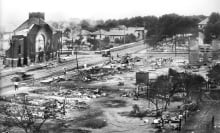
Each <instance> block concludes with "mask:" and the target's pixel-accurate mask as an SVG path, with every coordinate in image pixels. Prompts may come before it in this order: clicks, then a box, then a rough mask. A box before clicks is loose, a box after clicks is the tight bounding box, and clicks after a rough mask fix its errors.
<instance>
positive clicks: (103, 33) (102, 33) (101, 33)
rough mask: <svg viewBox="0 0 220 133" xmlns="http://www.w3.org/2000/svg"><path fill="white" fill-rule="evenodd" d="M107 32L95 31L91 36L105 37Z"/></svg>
mask: <svg viewBox="0 0 220 133" xmlns="http://www.w3.org/2000/svg"><path fill="white" fill-rule="evenodd" d="M106 33H107V31H105V30H97V31H95V32H92V33H91V35H105V34H106Z"/></svg>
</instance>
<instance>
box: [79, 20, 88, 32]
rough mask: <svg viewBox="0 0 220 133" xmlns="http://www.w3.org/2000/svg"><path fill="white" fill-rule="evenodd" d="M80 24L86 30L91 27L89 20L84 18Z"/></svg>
mask: <svg viewBox="0 0 220 133" xmlns="http://www.w3.org/2000/svg"><path fill="white" fill-rule="evenodd" d="M80 26H81V28H82V29H85V30H89V28H90V24H89V22H88V21H87V20H82V21H81V22H80Z"/></svg>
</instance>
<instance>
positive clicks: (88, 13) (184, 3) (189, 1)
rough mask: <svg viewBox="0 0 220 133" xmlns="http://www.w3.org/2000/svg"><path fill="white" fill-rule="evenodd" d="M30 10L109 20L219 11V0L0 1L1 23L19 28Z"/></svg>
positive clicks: (50, 15) (50, 17)
mask: <svg viewBox="0 0 220 133" xmlns="http://www.w3.org/2000/svg"><path fill="white" fill-rule="evenodd" d="M29 12H45V18H46V20H47V21H49V20H68V19H70V18H80V19H95V20H96V19H104V20H106V19H112V18H114V19H119V18H125V17H128V18H130V17H134V16H147V15H155V16H161V15H163V14H168V13H177V14H179V15H198V14H203V15H210V13H211V12H220V0H0V13H1V14H0V20H1V21H0V24H1V26H3V27H4V28H6V29H10V28H11V27H12V28H15V27H17V26H18V25H19V24H20V23H22V22H23V21H25V20H26V19H27V18H28V13H29ZM9 27H10V28H9Z"/></svg>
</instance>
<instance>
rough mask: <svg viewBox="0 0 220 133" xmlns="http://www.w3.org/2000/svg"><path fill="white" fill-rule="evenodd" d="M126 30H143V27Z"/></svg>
mask: <svg viewBox="0 0 220 133" xmlns="http://www.w3.org/2000/svg"><path fill="white" fill-rule="evenodd" d="M128 30H135V31H137V30H144V27H128Z"/></svg>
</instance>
